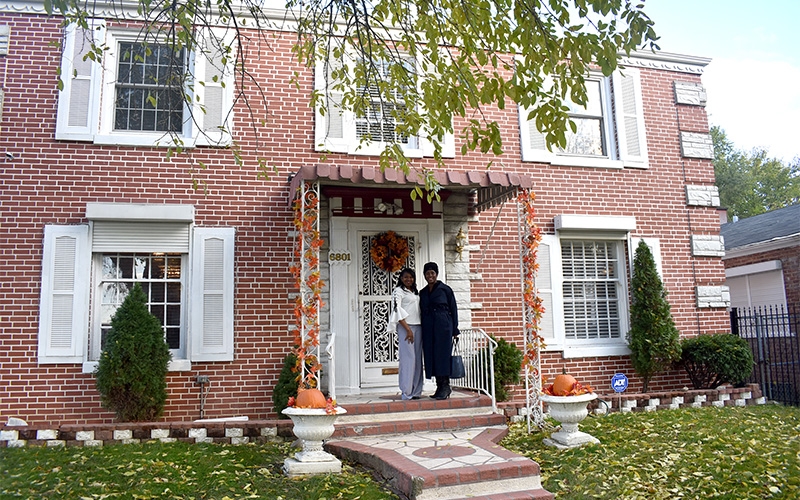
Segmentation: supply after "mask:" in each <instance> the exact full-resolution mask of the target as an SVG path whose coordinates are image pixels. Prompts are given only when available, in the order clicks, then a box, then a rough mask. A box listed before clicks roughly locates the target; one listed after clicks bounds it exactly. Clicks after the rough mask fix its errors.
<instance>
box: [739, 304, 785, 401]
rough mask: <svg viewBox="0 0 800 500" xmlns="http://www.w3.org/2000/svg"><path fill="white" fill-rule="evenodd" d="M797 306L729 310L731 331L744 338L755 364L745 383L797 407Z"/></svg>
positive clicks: (776, 399) (769, 397) (771, 397)
mask: <svg viewBox="0 0 800 500" xmlns="http://www.w3.org/2000/svg"><path fill="white" fill-rule="evenodd" d="M798 313H800V305H798V304H794V305H790V306H788V307H783V306H767V307H755V308H733V309H731V333H733V334H734V335H738V336H739V337H741V338H743V339H745V340H747V342H748V343H749V344H750V348H751V349H752V350H753V358H754V359H755V362H756V366H755V368H754V369H753V374H752V375H751V377H750V380H748V382H751V383H757V384H759V385H760V386H761V392H762V393H763V394H764V396H766V398H767V399H769V400H773V401H780V402H782V403H786V404H790V405H794V406H800V337H798V332H800V319H798Z"/></svg>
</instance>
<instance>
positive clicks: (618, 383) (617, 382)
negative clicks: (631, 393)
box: [611, 373, 628, 392]
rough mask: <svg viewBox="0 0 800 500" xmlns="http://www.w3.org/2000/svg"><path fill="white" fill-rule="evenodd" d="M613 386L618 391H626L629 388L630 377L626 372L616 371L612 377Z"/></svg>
mask: <svg viewBox="0 0 800 500" xmlns="http://www.w3.org/2000/svg"><path fill="white" fill-rule="evenodd" d="M611 388H612V389H614V391H616V392H625V389H627V388H628V377H626V376H625V374H624V373H615V374H614V376H613V377H611Z"/></svg>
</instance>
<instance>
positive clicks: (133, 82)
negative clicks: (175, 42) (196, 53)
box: [114, 42, 186, 132]
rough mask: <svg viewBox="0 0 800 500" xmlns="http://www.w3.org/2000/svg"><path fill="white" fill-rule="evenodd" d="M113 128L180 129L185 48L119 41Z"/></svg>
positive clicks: (137, 129) (151, 130)
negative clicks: (173, 48) (177, 48)
mask: <svg viewBox="0 0 800 500" xmlns="http://www.w3.org/2000/svg"><path fill="white" fill-rule="evenodd" d="M119 53H120V57H119V62H118V66H117V80H116V84H115V87H116V100H115V105H114V108H115V109H114V130H136V131H147V132H181V130H182V129H183V88H182V84H183V76H184V73H185V66H186V65H185V61H184V58H185V55H184V51H183V50H180V51H178V52H175V51H173V50H171V49H170V48H169V47H167V46H166V45H149V44H143V43H135V42H120V44H119Z"/></svg>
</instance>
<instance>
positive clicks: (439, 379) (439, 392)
mask: <svg viewBox="0 0 800 500" xmlns="http://www.w3.org/2000/svg"><path fill="white" fill-rule="evenodd" d="M444 378H446V377H436V392H434V393H433V394H431V397H432V398H433V399H439V398H440V397H441V395H442V390H444V383H443V382H442V379H444Z"/></svg>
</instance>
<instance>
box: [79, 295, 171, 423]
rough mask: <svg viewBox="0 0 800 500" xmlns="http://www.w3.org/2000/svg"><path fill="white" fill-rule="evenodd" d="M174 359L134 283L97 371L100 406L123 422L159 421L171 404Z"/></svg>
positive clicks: (161, 331)
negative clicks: (169, 381) (169, 375)
mask: <svg viewBox="0 0 800 500" xmlns="http://www.w3.org/2000/svg"><path fill="white" fill-rule="evenodd" d="M171 358H172V355H171V354H170V352H169V346H167V342H166V340H165V339H164V331H163V329H162V328H161V322H160V321H159V320H158V318H156V317H155V316H153V315H152V314H150V311H149V310H148V308H147V297H146V296H145V294H144V292H143V291H142V287H141V286H140V285H139V283H135V284H134V285H133V289H131V291H130V293H129V294H128V296H127V297H126V298H125V300H124V301H123V302H122V304H121V305H120V306H119V309H117V312H116V313H115V314H114V317H113V318H112V319H111V330H109V332H108V335H107V337H106V340H105V347H104V349H103V352H102V354H101V355H100V362H99V363H98V365H97V369H96V371H95V378H96V382H97V390H98V391H99V392H100V401H101V403H102V405H103V406H104V407H106V408H108V409H110V410H112V411H113V412H114V413H116V415H117V418H118V419H119V420H120V421H122V422H142V421H152V420H156V419H157V418H158V417H160V416H161V413H162V412H163V411H164V405H165V403H166V401H167V369H168V366H169V361H170V359H171Z"/></svg>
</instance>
